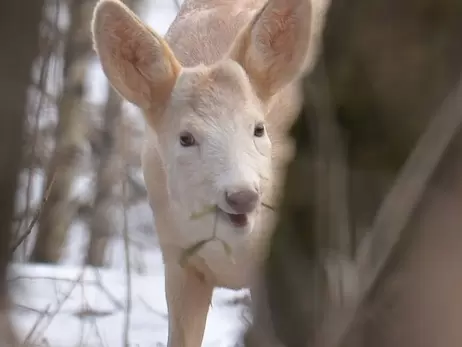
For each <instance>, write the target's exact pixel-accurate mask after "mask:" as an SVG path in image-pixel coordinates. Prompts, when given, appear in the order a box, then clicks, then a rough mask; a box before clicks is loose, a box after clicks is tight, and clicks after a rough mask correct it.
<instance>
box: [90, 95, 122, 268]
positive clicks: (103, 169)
mask: <svg viewBox="0 0 462 347" xmlns="http://www.w3.org/2000/svg"><path fill="white" fill-rule="evenodd" d="M108 89H109V90H108V100H107V103H106V107H105V110H104V114H103V118H104V124H103V128H102V130H101V134H100V137H101V139H100V141H99V147H100V148H98V150H97V152H98V153H97V155H98V156H99V165H98V168H97V176H96V195H95V201H94V206H93V209H92V215H91V219H90V242H89V245H88V250H87V260H86V263H87V264H88V265H92V266H96V267H101V266H103V265H104V255H105V251H106V248H107V245H108V243H109V241H110V239H111V236H113V235H114V232H113V230H112V229H113V226H112V219H113V218H112V217H111V213H112V214H113V213H114V211H111V207H114V206H115V205H118V203H117V196H116V188H117V187H120V177H121V176H122V175H121V173H122V169H123V168H122V167H121V163H120V156H119V155H117V153H115V142H116V139H115V138H114V137H115V132H116V125H117V122H118V121H119V120H120V118H121V116H122V109H121V108H122V99H121V97H120V96H119V95H118V94H117V92H116V91H115V90H114V89H113V88H112V87H110V86H109V88H108ZM119 195H120V194H119Z"/></svg>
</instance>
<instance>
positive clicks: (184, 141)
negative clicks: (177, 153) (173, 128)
mask: <svg viewBox="0 0 462 347" xmlns="http://www.w3.org/2000/svg"><path fill="white" fill-rule="evenodd" d="M180 144H181V145H182V146H183V147H191V146H194V145H195V144H196V140H195V139H194V136H192V134H191V133H188V132H186V131H185V132H183V133H181V134H180Z"/></svg>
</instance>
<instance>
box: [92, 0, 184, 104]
mask: <svg viewBox="0 0 462 347" xmlns="http://www.w3.org/2000/svg"><path fill="white" fill-rule="evenodd" d="M92 34H93V43H94V48H95V50H96V53H97V55H98V56H99V58H100V60H101V65H102V68H103V71H104V73H105V75H106V76H107V78H108V79H109V82H110V83H111V85H112V86H113V87H114V88H115V89H116V90H117V91H118V93H119V94H121V95H122V97H124V98H125V99H127V100H128V101H130V102H132V103H134V104H136V105H137V106H139V107H140V108H142V109H144V110H148V109H152V108H161V107H163V106H165V103H166V102H167V100H168V98H169V96H170V94H171V92H172V89H173V86H174V85H175V82H176V79H177V77H178V75H179V73H180V70H181V66H180V63H179V62H178V61H177V60H176V58H175V56H174V55H173V53H172V51H171V50H170V48H169V46H168V44H167V43H166V42H165V41H164V40H163V39H162V38H161V37H160V36H159V35H157V34H156V33H155V32H154V31H152V30H151V29H149V28H148V27H147V26H146V25H144V24H143V23H142V22H141V20H140V19H139V18H138V17H137V16H136V15H135V14H134V13H133V12H132V11H131V10H130V9H129V8H128V7H126V6H125V5H124V4H123V3H122V2H120V1H118V0H102V1H100V2H99V3H98V4H97V5H96V7H95V10H94V13H93V21H92Z"/></svg>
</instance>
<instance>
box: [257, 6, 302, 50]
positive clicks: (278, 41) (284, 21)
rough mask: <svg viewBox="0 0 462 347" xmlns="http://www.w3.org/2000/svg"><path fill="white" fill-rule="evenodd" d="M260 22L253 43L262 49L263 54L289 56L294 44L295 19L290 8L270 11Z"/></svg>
mask: <svg viewBox="0 0 462 347" xmlns="http://www.w3.org/2000/svg"><path fill="white" fill-rule="evenodd" d="M267 11H270V12H271V13H270V14H265V17H264V18H261V22H259V23H257V28H255V29H254V30H256V33H255V36H256V37H255V38H256V40H255V43H256V44H257V45H258V46H259V48H260V49H261V48H263V51H264V53H270V54H283V55H284V56H285V57H286V56H287V55H289V56H291V53H292V52H291V51H292V49H293V45H294V44H295V37H294V36H295V30H296V26H297V23H296V21H297V19H296V18H295V15H294V13H293V12H294V11H293V10H291V9H290V8H285V9H278V10H274V9H273V10H270V9H268V10H267Z"/></svg>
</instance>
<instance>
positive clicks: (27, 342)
mask: <svg viewBox="0 0 462 347" xmlns="http://www.w3.org/2000/svg"><path fill="white" fill-rule="evenodd" d="M83 274H84V269H82V272H81V273H80V275H79V276H78V277H77V278H76V279H75V281H74V282H73V284H72V286H71V288H70V290H69V291H68V292H67V293H66V295H64V298H63V299H62V300H61V301H60V302H59V303H58V306H57V307H56V309H55V310H54V311H53V312H51V313H49V312H48V311H49V310H46V313H45V314H43V315H41V316H40V317H39V319H38V320H37V322H36V323H35V325H34V327H33V329H32V330H31V331H30V332H29V334H28V335H27V337H26V339H25V342H24V344H25V345H29V339H30V338H31V337H32V334H33V333H34V332H35V330H36V329H37V327H38V325H39V324H40V322H41V321H42V320H43V318H44V317H46V316H48V317H49V319H48V322H47V324H46V325H45V327H44V328H43V329H42V331H41V334H39V336H41V335H43V333H44V332H45V331H46V329H48V327H49V326H50V324H51V322H52V321H53V319H54V317H55V316H56V315H57V314H58V313H59V311H60V310H61V307H62V306H63V305H64V303H65V302H66V301H67V299H69V297H70V296H71V294H72V292H73V291H74V289H75V287H76V286H77V284H78V283H79V282H80V281H81V279H82V277H83ZM30 344H35V341H34V342H30Z"/></svg>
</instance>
